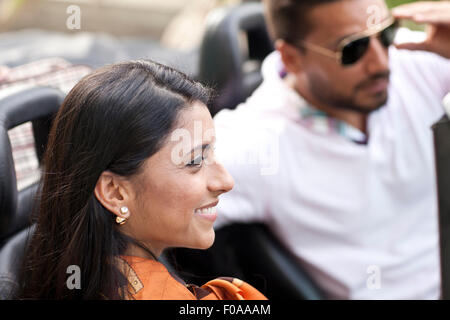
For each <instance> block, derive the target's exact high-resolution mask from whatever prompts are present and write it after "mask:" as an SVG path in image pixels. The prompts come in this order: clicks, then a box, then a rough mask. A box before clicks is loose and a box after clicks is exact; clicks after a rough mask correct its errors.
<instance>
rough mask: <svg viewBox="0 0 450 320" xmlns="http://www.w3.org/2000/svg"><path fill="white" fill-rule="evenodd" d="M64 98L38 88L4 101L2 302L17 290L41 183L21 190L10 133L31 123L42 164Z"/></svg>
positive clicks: (0, 117) (0, 121)
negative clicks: (52, 121) (52, 123)
mask: <svg viewBox="0 0 450 320" xmlns="http://www.w3.org/2000/svg"><path fill="white" fill-rule="evenodd" d="M63 99H64V94H63V93H62V92H61V91H59V90H57V89H53V88H48V87H35V88H32V89H27V90H24V91H21V92H19V93H16V94H12V95H10V96H7V97H6V98H3V99H2V100H0V299H6V298H8V297H10V294H11V292H12V290H13V289H14V284H15V280H16V276H17V272H18V271H19V267H20V264H21V260H22V255H23V252H24V249H25V247H26V240H27V238H28V236H29V235H30V234H31V232H32V230H33V226H32V225H31V224H30V223H31V221H30V215H31V213H32V211H33V209H34V207H35V205H36V201H35V196H36V192H37V190H38V183H35V184H33V185H31V186H29V187H27V188H25V189H24V190H21V191H20V192H19V191H18V190H17V181H16V172H15V167H14V161H13V156H12V148H11V143H10V140H9V136H8V130H10V129H12V128H14V127H16V126H18V125H21V124H23V123H26V122H28V121H31V122H32V124H33V135H34V139H35V146H36V154H37V156H38V160H39V161H40V160H41V159H42V155H43V150H44V148H45V145H46V143H47V137H48V133H49V129H50V125H51V120H52V118H53V116H54V114H55V113H56V112H57V110H58V108H59V107H60V105H61V103H62V101H63Z"/></svg>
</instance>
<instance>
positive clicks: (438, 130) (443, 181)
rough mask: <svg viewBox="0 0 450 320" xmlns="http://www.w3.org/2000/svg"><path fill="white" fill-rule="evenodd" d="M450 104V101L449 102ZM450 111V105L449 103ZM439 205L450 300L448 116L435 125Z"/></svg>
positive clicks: (444, 295) (445, 283)
mask: <svg viewBox="0 0 450 320" xmlns="http://www.w3.org/2000/svg"><path fill="white" fill-rule="evenodd" d="M449 102H450V101H449ZM448 107H449V110H450V103H449V106H448ZM433 134H434V150H435V159H436V160H435V161H436V174H437V190H438V205H439V236H440V253H441V279H442V285H441V290H442V298H443V299H445V300H448V299H450V120H449V117H448V116H447V115H445V116H444V117H442V119H440V120H439V121H438V122H437V123H435V124H434V125H433Z"/></svg>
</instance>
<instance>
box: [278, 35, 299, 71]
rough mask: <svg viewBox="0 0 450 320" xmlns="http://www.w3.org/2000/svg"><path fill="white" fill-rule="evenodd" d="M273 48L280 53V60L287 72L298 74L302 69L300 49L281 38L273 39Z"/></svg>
mask: <svg viewBox="0 0 450 320" xmlns="http://www.w3.org/2000/svg"><path fill="white" fill-rule="evenodd" d="M275 48H276V49H277V51H278V52H279V53H280V55H281V60H282V61H283V64H284V66H285V67H286V70H287V71H288V72H289V73H292V74H298V73H299V72H301V71H302V69H303V59H302V54H301V52H300V49H298V48H296V47H294V46H293V45H291V44H289V43H287V42H286V41H284V40H281V39H278V40H276V41H275Z"/></svg>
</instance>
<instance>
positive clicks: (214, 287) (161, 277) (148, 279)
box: [119, 256, 267, 300]
mask: <svg viewBox="0 0 450 320" xmlns="http://www.w3.org/2000/svg"><path fill="white" fill-rule="evenodd" d="M121 258H122V259H119V261H122V262H123V267H125V268H126V269H127V270H126V272H127V274H128V281H129V284H130V292H131V293H132V295H133V298H134V299H136V300H267V298H266V297H265V296H264V295H263V294H262V293H260V292H259V291H258V290H257V289H255V288H254V287H252V286H251V285H249V284H248V283H246V282H244V281H242V280H239V279H236V278H217V279H214V280H211V281H209V282H207V283H206V284H204V285H203V286H201V287H198V286H195V285H187V284H185V283H184V282H183V281H182V280H181V279H179V278H178V277H176V276H173V275H172V274H170V273H169V271H168V270H167V268H166V267H165V266H164V265H163V264H162V263H160V262H158V261H155V260H150V259H144V258H140V257H131V256H122V257H121Z"/></svg>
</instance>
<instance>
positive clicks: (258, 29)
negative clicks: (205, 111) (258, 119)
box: [198, 2, 273, 116]
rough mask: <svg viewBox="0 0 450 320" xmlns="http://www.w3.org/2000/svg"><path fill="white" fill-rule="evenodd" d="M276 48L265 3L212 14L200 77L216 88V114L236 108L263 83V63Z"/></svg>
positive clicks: (214, 11)
mask: <svg viewBox="0 0 450 320" xmlns="http://www.w3.org/2000/svg"><path fill="white" fill-rule="evenodd" d="M272 51H273V45H272V42H271V41H270V38H269V35H268V32H267V30H266V24H265V21H264V14H263V6H262V4H261V3H259V2H247V3H242V4H239V5H236V6H232V7H222V8H218V9H216V10H213V11H212V12H211V13H210V14H209V15H208V17H207V20H206V27H205V34H204V37H203V40H202V43H201V46H200V58H199V71H198V80H199V81H200V82H202V83H204V84H206V85H208V86H210V87H212V88H214V89H215V91H216V97H215V98H214V99H213V101H212V103H211V107H210V111H211V114H212V115H213V116H214V115H215V114H216V113H217V112H218V111H219V110H220V109H223V108H229V109H233V108H235V107H236V106H237V105H238V104H239V103H240V102H242V101H244V100H245V99H246V98H247V97H248V96H249V95H250V94H251V93H252V92H253V91H254V90H255V89H256V87H257V86H258V85H259V84H260V83H261V82H262V76H261V63H262V61H263V59H264V58H265V57H266V56H267V55H268V54H269V53H270V52H272Z"/></svg>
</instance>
